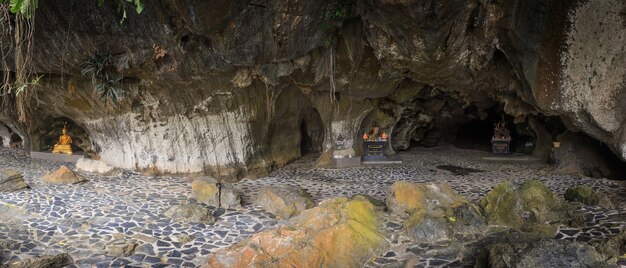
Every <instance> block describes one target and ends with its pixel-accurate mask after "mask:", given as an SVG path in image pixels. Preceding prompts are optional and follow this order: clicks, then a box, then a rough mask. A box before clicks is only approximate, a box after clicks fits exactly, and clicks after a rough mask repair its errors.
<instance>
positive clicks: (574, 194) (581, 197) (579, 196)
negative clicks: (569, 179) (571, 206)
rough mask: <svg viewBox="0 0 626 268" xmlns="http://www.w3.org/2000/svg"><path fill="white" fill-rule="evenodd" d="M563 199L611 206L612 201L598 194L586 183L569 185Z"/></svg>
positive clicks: (591, 204) (589, 204) (590, 204)
mask: <svg viewBox="0 0 626 268" xmlns="http://www.w3.org/2000/svg"><path fill="white" fill-rule="evenodd" d="M564 197H565V200H567V201H570V202H580V203H582V204H585V205H588V206H601V207H605V208H613V203H612V202H611V200H609V198H608V197H606V196H605V195H602V194H599V193H597V192H596V191H594V190H593V189H591V187H589V186H586V185H581V186H574V187H570V188H568V189H567V190H566V191H565V194H564Z"/></svg>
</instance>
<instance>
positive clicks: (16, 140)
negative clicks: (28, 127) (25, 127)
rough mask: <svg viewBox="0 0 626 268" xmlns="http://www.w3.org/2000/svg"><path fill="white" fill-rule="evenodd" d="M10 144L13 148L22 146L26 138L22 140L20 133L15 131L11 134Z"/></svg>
mask: <svg viewBox="0 0 626 268" xmlns="http://www.w3.org/2000/svg"><path fill="white" fill-rule="evenodd" d="M9 146H10V147H11V148H22V146H24V140H22V137H20V135H19V134H17V133H13V134H11V139H10V143H9Z"/></svg>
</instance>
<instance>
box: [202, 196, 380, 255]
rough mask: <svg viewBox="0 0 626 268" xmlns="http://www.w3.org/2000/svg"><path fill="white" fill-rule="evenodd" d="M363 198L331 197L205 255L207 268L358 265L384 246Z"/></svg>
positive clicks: (375, 214)
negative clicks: (273, 226)
mask: <svg viewBox="0 0 626 268" xmlns="http://www.w3.org/2000/svg"><path fill="white" fill-rule="evenodd" d="M379 217H380V215H379V212H378V211H377V210H376V209H375V207H374V205H372V204H371V203H370V202H368V201H365V200H359V199H348V198H334V199H329V200H325V201H323V202H322V203H320V204H319V206H317V207H315V208H312V209H307V210H304V211H302V212H301V213H300V215H298V216H296V217H293V218H291V219H290V220H289V221H288V222H287V223H286V225H285V226H283V227H280V228H278V229H275V230H268V231H263V232H260V233H258V234H255V235H253V236H252V237H251V238H249V239H247V240H245V241H243V242H241V243H239V244H236V245H234V246H231V247H229V248H225V249H222V250H219V251H217V252H214V253H212V254H210V255H209V258H208V265H207V266H208V267H361V266H362V265H363V264H364V263H366V262H367V261H368V260H369V259H371V258H373V257H375V256H378V255H380V254H382V253H383V252H384V251H385V250H386V249H387V248H388V243H387V241H386V240H385V237H384V236H383V234H382V233H381V231H380V230H381V226H380V221H379Z"/></svg>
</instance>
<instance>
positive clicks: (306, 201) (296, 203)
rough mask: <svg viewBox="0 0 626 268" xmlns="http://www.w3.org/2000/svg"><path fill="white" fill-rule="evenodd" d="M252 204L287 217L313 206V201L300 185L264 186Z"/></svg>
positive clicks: (281, 216)
mask: <svg viewBox="0 0 626 268" xmlns="http://www.w3.org/2000/svg"><path fill="white" fill-rule="evenodd" d="M254 204H255V205H257V206H260V207H262V208H263V209H265V210H267V211H268V212H270V213H272V214H274V215H276V216H278V217H280V218H283V219H287V218H290V217H291V216H295V215H297V214H299V213H300V211H302V210H305V209H309V208H312V207H314V206H315V201H313V199H312V198H311V195H310V194H309V193H307V192H306V191H305V190H304V189H302V188H300V187H296V186H285V187H264V188H262V189H261V191H260V192H259V195H258V196H257V199H256V200H255V201H254Z"/></svg>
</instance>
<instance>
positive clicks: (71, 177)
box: [43, 166, 86, 184]
mask: <svg viewBox="0 0 626 268" xmlns="http://www.w3.org/2000/svg"><path fill="white" fill-rule="evenodd" d="M43 180H44V181H46V182H48V183H54V184H71V183H79V182H83V181H86V180H85V177H84V176H82V175H80V174H78V173H76V172H74V171H72V170H71V169H69V168H68V167H66V166H61V167H60V168H59V169H57V170H56V171H54V172H52V173H50V172H48V173H46V175H44V176H43Z"/></svg>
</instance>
